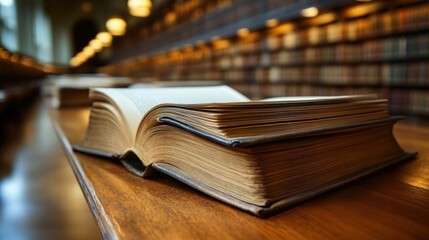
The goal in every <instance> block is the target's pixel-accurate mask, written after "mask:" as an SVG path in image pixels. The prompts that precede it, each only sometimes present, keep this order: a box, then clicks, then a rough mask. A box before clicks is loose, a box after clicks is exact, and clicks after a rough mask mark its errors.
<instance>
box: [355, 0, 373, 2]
mask: <svg viewBox="0 0 429 240" xmlns="http://www.w3.org/2000/svg"><path fill="white" fill-rule="evenodd" d="M371 1H372V0H356V2H371Z"/></svg>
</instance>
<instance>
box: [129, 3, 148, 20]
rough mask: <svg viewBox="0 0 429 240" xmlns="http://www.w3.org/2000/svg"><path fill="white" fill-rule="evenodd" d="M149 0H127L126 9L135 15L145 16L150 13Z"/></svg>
mask: <svg viewBox="0 0 429 240" xmlns="http://www.w3.org/2000/svg"><path fill="white" fill-rule="evenodd" d="M151 7H152V2H151V1H150V0H128V10H129V12H130V14H131V15H133V16H135V17H147V16H149V14H150V8H151Z"/></svg>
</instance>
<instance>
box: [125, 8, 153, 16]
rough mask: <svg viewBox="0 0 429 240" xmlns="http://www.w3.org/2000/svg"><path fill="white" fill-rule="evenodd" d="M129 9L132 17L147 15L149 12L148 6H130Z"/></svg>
mask: <svg viewBox="0 0 429 240" xmlns="http://www.w3.org/2000/svg"><path fill="white" fill-rule="evenodd" d="M129 10H130V14H131V15H133V16H134V17H147V16H149V14H150V8H148V7H138V8H130V9H129Z"/></svg>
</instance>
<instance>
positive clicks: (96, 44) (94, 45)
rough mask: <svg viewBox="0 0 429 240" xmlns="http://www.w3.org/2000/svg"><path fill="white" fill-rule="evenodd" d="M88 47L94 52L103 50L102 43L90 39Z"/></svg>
mask: <svg viewBox="0 0 429 240" xmlns="http://www.w3.org/2000/svg"><path fill="white" fill-rule="evenodd" d="M89 46H91V47H92V48H93V49H94V50H95V51H96V52H99V51H100V50H101V49H102V48H103V43H102V42H101V40H98V39H92V40H91V41H89Z"/></svg>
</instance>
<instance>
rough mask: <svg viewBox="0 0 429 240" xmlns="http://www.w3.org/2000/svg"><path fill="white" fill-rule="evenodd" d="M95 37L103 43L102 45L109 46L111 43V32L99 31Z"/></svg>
mask: <svg viewBox="0 0 429 240" xmlns="http://www.w3.org/2000/svg"><path fill="white" fill-rule="evenodd" d="M95 38H96V39H98V40H100V41H101V42H102V43H103V47H109V46H110V44H111V43H112V34H110V33H109V32H99V33H98V34H97V36H96V37H95Z"/></svg>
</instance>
